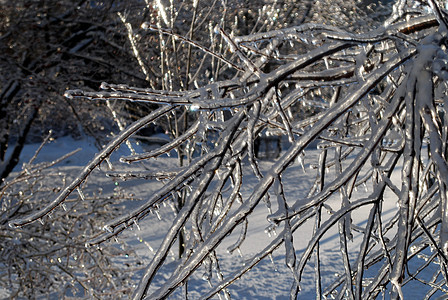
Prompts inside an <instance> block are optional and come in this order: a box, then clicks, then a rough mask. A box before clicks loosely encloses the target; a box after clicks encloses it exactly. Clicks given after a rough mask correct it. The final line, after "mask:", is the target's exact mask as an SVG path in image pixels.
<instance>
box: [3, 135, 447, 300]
mask: <svg viewBox="0 0 448 300" xmlns="http://www.w3.org/2000/svg"><path fill="white" fill-rule="evenodd" d="M38 146H39V145H37V144H36V145H34V144H33V145H27V146H26V147H25V149H24V151H23V153H22V156H21V162H26V161H28V160H29V159H30V158H31V157H32V156H33V154H34V152H35V150H36V149H37V148H38ZM134 146H135V147H137V148H138V147H140V146H139V145H135V144H134ZM77 148H82V150H81V151H79V152H78V153H76V154H75V155H73V156H72V157H70V158H69V159H67V160H65V161H64V162H62V163H60V164H59V165H58V166H56V167H57V168H59V171H64V170H65V171H67V172H77V168H74V167H77V166H79V167H81V166H84V165H85V164H86V163H87V162H88V161H89V160H90V159H91V158H93V156H94V155H95V153H96V152H97V151H98V150H97V149H96V148H95V147H94V145H93V142H91V141H88V140H74V139H72V138H70V137H64V138H60V139H58V140H55V141H52V142H51V143H49V144H47V145H46V146H45V147H44V148H43V150H42V151H41V153H40V154H39V156H38V159H37V161H51V160H54V159H56V158H58V157H60V156H62V155H63V154H66V153H68V152H70V151H72V150H75V149H77ZM138 150H139V149H138ZM123 154H129V150H128V149H126V147H125V146H122V148H121V149H120V150H119V151H118V154H114V156H113V157H112V158H113V159H112V161H114V160H116V159H117V158H118V157H119V155H123ZM318 155H319V152H318V150H316V149H314V150H313V149H310V150H309V151H307V153H306V157H305V165H304V167H305V170H303V169H302V166H300V165H299V164H297V165H296V166H293V167H291V168H289V169H288V171H287V173H285V174H284V175H283V180H284V182H285V194H286V197H287V198H293V199H300V198H301V197H304V196H305V195H306V192H307V189H308V188H309V186H310V185H311V184H312V182H313V181H314V179H315V178H314V177H315V171H313V170H312V169H311V168H310V165H309V163H310V162H315V161H316V159H317V156H318ZM113 163H114V164H115V165H116V166H118V163H117V162H113ZM176 163H177V161H176V159H175V158H172V157H162V158H158V159H156V160H153V161H152V162H151V166H152V167H154V168H159V169H163V168H171V167H173V166H176ZM271 164H272V163H271V162H269V161H262V163H261V168H262V169H268V168H269V166H270V165H271ZM19 168H20V166H18V167H17V168H16V169H17V170H19ZM120 168H122V167H120ZM126 168H132V165H131V166H126ZM305 171H306V172H305ZM244 172H245V173H246V174H245V176H244V177H243V178H244V183H243V185H244V188H243V191H242V192H243V198H245V197H247V196H248V195H249V194H250V193H251V192H252V191H253V189H254V187H255V184H256V179H255V177H254V176H253V175H252V174H251V173H250V167H248V168H247V170H245V171H244ZM93 176H94V177H93V178H92V177H91V178H90V179H89V182H90V183H92V182H93V183H95V178H97V180H98V181H97V183H96V184H97V185H101V186H102V187H103V188H104V189H113V188H114V187H115V186H116V185H117V184H118V185H120V186H121V187H123V188H124V189H125V190H127V191H131V192H132V193H133V195H134V197H135V199H137V200H136V201H134V202H135V203H131V204H130V205H136V204H138V201H140V200H141V201H144V200H145V198H146V197H147V195H149V194H151V193H152V192H153V191H155V190H156V189H157V188H158V187H160V185H161V184H162V183H154V182H151V183H148V182H145V181H139V182H137V183H135V182H118V183H113V182H111V180H110V179H107V180H106V181H105V180H104V174H102V173H101V172H96V173H94V175H93ZM393 180H395V181H399V180H400V176H399V174H394V177H393ZM368 192H369V191H368V190H364V191H360V190H359V191H358V193H359V196H362V195H365V194H367V193H368ZM138 199H140V200H138ZM337 201H338V199H335V200H334V202H335V207H336V208H337V207H338V204H337ZM273 202H275V201H273ZM273 205H276V204H275V203H273ZM369 208H370V206H364V207H363V208H361V209H358V210H357V211H356V214H354V215H352V218H353V221H354V224H356V225H359V226H363V225H365V223H366V220H367V218H368V214H369ZM395 211H396V202H395V201H384V204H383V217H384V218H385V219H387V218H391V217H392V216H393V214H394V212H395ZM173 214H174V213H173V210H172V209H171V208H170V207H169V206H166V207H161V208H160V210H159V215H160V219H159V216H157V215H155V214H152V215H151V214H150V215H149V216H148V217H147V218H146V219H145V220H143V221H142V222H141V223H140V224H139V227H140V228H139V229H135V228H134V229H133V230H128V231H127V232H125V233H124V234H122V236H120V238H121V239H125V240H126V241H127V242H128V243H129V244H130V245H132V246H133V247H134V248H135V249H136V252H137V254H138V255H139V256H141V257H142V258H143V261H144V262H145V263H149V262H150V260H151V258H152V256H153V254H154V251H155V250H156V249H157V247H158V246H159V245H160V244H161V242H162V240H163V237H164V235H165V233H166V231H167V230H168V228H169V225H170V221H172V219H173ZM267 214H268V212H267V208H266V207H265V206H264V205H263V204H261V205H259V206H258V208H257V209H256V210H255V211H254V212H253V213H252V214H251V216H250V218H249V222H248V224H249V226H248V233H247V238H246V241H245V242H244V243H243V244H242V246H241V247H240V250H241V251H240V252H238V251H235V252H234V253H232V254H229V253H228V252H227V248H228V247H229V246H230V245H231V244H232V243H234V242H235V241H236V239H237V238H238V234H239V230H235V233H233V234H232V236H230V237H229V238H226V239H225V240H224V241H223V243H222V244H220V245H219V247H218V249H217V255H218V257H219V260H220V268H221V272H222V273H223V276H224V277H226V275H227V274H230V273H231V272H233V271H235V270H236V269H237V268H238V267H239V266H241V265H243V264H245V263H247V261H248V260H249V259H250V258H252V257H253V256H254V255H255V254H256V253H258V251H260V250H262V249H263V248H264V247H266V246H267V245H268V244H269V243H270V242H272V241H273V240H274V239H275V238H276V235H275V233H273V232H268V231H267V230H266V229H267V228H268V226H269V225H270V224H269V223H268V221H267V220H266V216H267ZM323 221H325V219H323ZM313 228H314V221H313V220H310V221H309V222H307V223H306V224H305V225H303V226H301V227H300V228H299V230H298V231H297V232H295V234H294V246H295V248H296V255H297V257H298V258H300V255H301V253H302V252H303V250H304V249H305V248H306V246H307V244H308V242H309V240H310V238H311V236H312V234H313ZM361 241H362V235H361V234H357V233H356V232H355V233H354V238H353V241H351V242H349V245H348V246H349V250H350V251H352V253H357V251H358V250H359V248H360V244H361ZM320 247H321V264H322V265H321V268H322V271H321V272H322V274H324V275H325V276H324V280H323V282H322V284H323V287H325V286H327V285H328V284H329V283H331V282H333V281H334V280H336V279H337V278H338V276H340V275H341V274H343V272H344V271H343V262H342V259H341V253H340V241H339V235H338V234H337V232H336V229H335V230H332V231H330V232H328V233H327V234H326V235H325V236H324V238H323V239H322V243H321V244H320ZM176 257H177V253H171V257H170V258H169V260H170V261H171V262H170V263H169V264H167V265H166V266H164V267H163V268H162V270H161V272H159V276H158V277H156V278H155V280H154V287H153V288H157V286H160V285H161V284H162V282H163V281H164V279H166V278H167V276H168V274H169V272H170V271H171V270H173V269H174V268H175V265H176ZM312 266H313V258H311V261H310V263H309V265H308V266H307V267H306V268H305V274H304V276H303V278H302V283H301V288H302V289H303V290H302V292H301V293H300V294H299V295H300V297H301V298H302V299H313V298H315V296H316V294H315V291H314V289H315V283H314V269H313V267H312ZM435 267H438V266H435ZM410 268H412V266H410ZM195 274H203V272H202V271H200V272H196V273H195ZM215 278H216V276H214V277H212V278H211V280H210V283H212V284H213V283H214V282H216V281H215V280H216V279H215ZM292 280H293V276H292V273H291V271H290V270H289V269H288V268H287V267H286V266H285V253H284V248H283V247H282V246H281V247H280V248H279V249H278V250H276V251H275V252H274V254H273V255H272V257H267V258H265V259H264V260H263V261H261V262H260V263H259V264H258V265H256V266H255V267H254V268H253V269H252V270H250V272H248V273H246V274H245V275H244V276H243V277H242V278H241V279H240V280H238V281H237V282H235V283H234V284H232V285H231V286H230V287H229V288H228V290H229V292H230V294H231V295H232V298H234V299H289V290H290V288H291V284H292ZM210 283H209V282H208V281H206V280H204V278H202V276H200V275H194V276H193V277H192V278H191V279H190V280H189V283H188V291H189V297H190V299H196V298H198V296H199V295H200V294H201V293H204V291H207V290H208V289H209V287H210V285H209V284H210ZM386 288H390V286H388V287H386ZM3 292H5V291H3ZM181 292H182V291H181V289H179V291H178V292H176V293H174V294H173V295H172V296H171V298H173V299H177V298H181V297H182V295H181ZM404 292H405V296H406V299H422V298H423V297H424V295H425V290H422V289H420V287H418V286H416V287H415V288H412V286H409V287H408V286H407V287H406V289H405V290H404ZM5 296H6V293H3V294H0V298H3V297H5ZM386 298H387V293H386Z"/></svg>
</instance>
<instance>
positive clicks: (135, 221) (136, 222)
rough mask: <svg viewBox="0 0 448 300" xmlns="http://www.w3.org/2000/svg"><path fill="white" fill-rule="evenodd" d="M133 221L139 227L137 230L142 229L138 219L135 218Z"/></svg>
mask: <svg viewBox="0 0 448 300" xmlns="http://www.w3.org/2000/svg"><path fill="white" fill-rule="evenodd" d="M133 222H134V225H135V227H136V228H137V230H138V231H140V230H141V229H140V225H139V224H138V221H137V219H133Z"/></svg>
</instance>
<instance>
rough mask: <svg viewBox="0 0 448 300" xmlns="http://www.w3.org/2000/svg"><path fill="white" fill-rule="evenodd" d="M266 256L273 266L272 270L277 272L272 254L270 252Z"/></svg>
mask: <svg viewBox="0 0 448 300" xmlns="http://www.w3.org/2000/svg"><path fill="white" fill-rule="evenodd" d="M268 257H269V260H270V261H271V263H272V265H273V266H274V271H275V272H278V269H277V265H276V264H275V261H274V257H273V256H272V253H269V254H268Z"/></svg>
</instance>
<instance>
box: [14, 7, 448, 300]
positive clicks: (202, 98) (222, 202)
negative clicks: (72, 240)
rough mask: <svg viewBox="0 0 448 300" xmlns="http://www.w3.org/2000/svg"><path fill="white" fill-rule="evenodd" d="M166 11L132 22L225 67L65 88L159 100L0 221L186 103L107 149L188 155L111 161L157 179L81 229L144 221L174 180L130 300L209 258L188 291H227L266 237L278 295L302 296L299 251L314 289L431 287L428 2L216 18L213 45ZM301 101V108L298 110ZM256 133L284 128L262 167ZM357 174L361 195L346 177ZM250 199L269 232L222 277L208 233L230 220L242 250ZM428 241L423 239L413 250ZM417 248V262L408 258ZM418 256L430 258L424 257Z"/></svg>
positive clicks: (440, 38)
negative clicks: (172, 121)
mask: <svg viewBox="0 0 448 300" xmlns="http://www.w3.org/2000/svg"><path fill="white" fill-rule="evenodd" d="M167 23H168V24H151V23H144V24H143V28H145V29H150V30H153V32H154V33H155V34H156V35H157V34H158V35H159V36H161V35H167V36H170V37H172V39H173V40H175V39H176V40H181V41H182V42H183V43H185V44H186V45H189V46H191V47H196V48H199V49H200V50H201V51H202V52H203V54H204V56H205V57H208V58H211V57H213V59H215V60H216V61H217V62H218V61H219V63H220V64H221V65H222V66H225V67H223V68H226V69H227V70H228V71H226V73H224V72H223V73H222V75H221V76H222V77H220V78H221V79H222V80H217V79H216V77H213V81H211V80H210V81H206V83H205V84H203V85H199V84H198V87H197V88H194V89H193V88H189V86H188V88H185V87H184V88H185V90H182V89H179V90H172V89H171V88H167V87H166V86H162V88H161V89H157V88H156V87H155V86H154V87H153V88H138V87H131V86H129V85H124V84H110V83H103V84H102V85H101V89H102V90H101V91H99V92H88V91H82V90H71V91H68V92H67V93H66V96H67V97H69V98H71V99H75V98H83V99H85V98H87V99H95V100H115V101H120V100H123V101H136V102H144V103H151V104H153V105H157V106H158V108H157V109H155V110H153V111H152V112H151V113H149V114H147V115H146V116H144V117H142V118H140V119H139V120H137V121H136V122H134V123H133V124H131V125H130V126H128V127H127V128H125V129H124V130H123V131H122V132H121V133H120V134H119V135H117V137H116V138H115V139H114V140H112V141H111V142H110V143H109V144H108V145H107V146H106V147H105V148H104V149H103V150H102V151H101V152H100V153H99V154H98V155H97V156H96V157H95V158H94V159H93V160H92V161H91V163H89V164H88V165H87V166H86V167H85V168H84V170H83V171H82V172H81V173H80V174H79V175H78V176H77V177H76V178H75V179H74V180H73V181H72V182H71V183H70V184H68V185H67V186H66V188H65V189H64V190H63V191H62V192H61V193H60V194H59V196H58V197H56V198H55V199H54V200H53V201H51V202H49V203H47V204H46V205H45V207H43V208H42V209H36V210H35V211H34V212H33V213H31V214H29V215H27V216H24V217H23V218H19V219H15V220H13V221H11V222H10V224H11V225H12V226H16V227H20V226H25V225H27V224H29V223H32V222H34V221H36V220H39V219H42V218H44V217H45V216H46V215H48V214H49V213H51V212H53V211H57V209H56V208H57V207H59V206H61V205H63V204H64V203H66V202H67V197H69V196H70V195H71V193H72V192H73V191H75V190H80V186H81V184H82V183H83V182H84V181H85V180H86V179H87V178H88V176H89V175H90V174H91V172H92V171H93V170H94V169H95V168H97V167H98V166H99V165H100V164H101V163H102V162H103V161H104V160H105V159H107V158H108V157H109V156H110V155H111V153H112V152H113V151H114V150H115V149H116V148H117V147H118V146H119V145H120V144H122V143H123V142H125V141H127V140H128V139H129V138H130V137H131V136H132V135H133V134H135V133H136V132H138V130H140V129H141V128H143V127H144V126H147V125H149V124H151V123H154V122H158V121H160V120H161V119H163V118H164V117H167V116H172V115H173V113H175V114H180V115H184V118H185V119H186V118H187V116H191V117H192V116H194V119H196V121H194V122H191V123H190V122H188V123H187V125H188V126H186V127H185V130H184V131H182V133H181V134H179V135H177V136H175V137H174V138H173V139H172V141H170V142H169V143H167V144H165V145H163V146H161V147H160V148H158V149H156V150H153V151H151V152H147V153H138V154H134V155H131V156H127V157H122V158H121V161H122V162H126V163H132V162H135V161H142V160H149V161H150V160H151V159H152V158H154V157H158V156H160V155H163V154H166V153H169V152H170V151H171V150H173V149H176V148H178V147H179V145H184V148H183V149H184V150H183V151H185V152H186V153H189V157H190V158H191V159H190V160H187V161H186V162H185V164H184V165H182V166H181V168H180V169H176V170H168V171H166V172H160V170H157V172H156V171H155V170H151V169H149V170H144V171H134V172H125V173H120V172H110V174H109V175H110V176H119V177H123V178H135V177H139V178H148V179H151V178H157V177H159V178H171V180H169V181H166V183H165V185H164V186H163V187H162V188H160V189H159V190H158V191H157V192H156V193H154V194H152V195H151V196H150V197H149V199H148V200H147V201H146V202H145V203H143V204H142V205H141V206H139V207H137V208H135V209H133V210H130V211H128V212H126V213H124V214H122V215H120V216H118V217H116V218H113V219H111V220H108V222H107V223H106V224H105V228H106V229H107V231H106V232H104V234H103V235H101V236H98V237H96V238H95V239H93V240H90V242H89V244H90V245H91V246H94V245H102V244H103V243H105V241H107V240H108V239H110V238H112V237H114V236H116V235H118V234H119V233H121V232H122V231H123V230H125V229H126V228H127V227H130V226H132V225H133V224H136V223H138V222H144V218H145V217H146V216H147V215H148V212H149V211H151V210H153V209H156V208H157V207H158V206H159V205H161V204H162V203H164V202H165V203H167V202H176V201H177V199H176V197H177V196H176V195H178V193H179V194H185V199H184V203H183V204H182V206H179V207H178V213H177V216H176V218H175V219H174V220H173V221H172V223H171V227H170V229H169V230H168V233H167V234H166V236H165V237H164V240H163V242H162V244H161V245H160V247H159V248H158V249H157V251H156V253H155V255H154V257H153V258H152V261H151V263H150V264H149V265H148V266H147V267H146V270H145V272H144V274H143V276H142V278H141V280H140V284H139V286H138V288H137V289H136V290H135V293H134V295H133V298H134V299H143V298H145V297H148V298H149V299H161V298H165V297H167V296H168V295H170V294H171V293H172V292H173V291H175V290H176V289H178V288H179V286H180V285H181V284H182V283H186V282H188V280H189V278H190V276H191V275H192V274H194V273H195V272H198V270H199V269H200V268H201V267H207V266H210V265H212V266H213V267H214V268H215V269H216V270H218V272H217V273H218V275H217V277H218V278H217V279H216V281H215V282H214V284H212V287H211V288H210V289H209V290H208V291H204V294H203V295H202V297H203V298H209V297H212V296H213V295H216V294H218V293H222V294H224V295H226V296H229V294H228V291H227V290H226V288H227V287H228V286H229V285H231V284H232V283H234V282H235V281H236V280H238V279H239V278H240V277H241V276H242V275H243V274H245V273H246V272H249V271H250V270H251V269H252V268H253V267H254V266H256V265H257V264H258V263H259V262H260V261H261V260H262V259H264V258H266V257H268V256H269V255H271V254H272V253H274V252H275V251H280V250H279V249H280V248H283V249H284V251H285V254H286V255H285V258H286V259H285V265H286V266H287V267H288V268H289V269H290V270H291V276H292V278H293V285H292V287H291V298H296V297H297V295H300V282H301V279H302V274H303V270H304V267H305V266H306V265H308V264H311V260H310V258H311V257H312V256H314V263H313V266H314V269H315V285H316V291H317V294H318V295H319V298H320V297H322V296H325V297H334V298H343V297H346V298H349V299H367V298H376V297H377V296H378V295H380V294H383V295H384V294H385V293H387V292H388V291H389V290H390V292H391V298H392V299H398V298H401V299H403V291H402V290H403V288H404V287H406V285H407V284H409V283H410V282H413V281H418V282H420V283H421V284H422V285H424V286H426V287H427V288H428V292H427V298H429V297H431V296H432V295H434V294H436V293H437V292H440V291H442V292H445V287H444V285H446V278H447V274H446V264H447V255H448V246H447V245H448V234H447V230H448V229H447V228H448V213H447V209H448V204H447V191H446V189H447V187H446V185H447V182H446V181H447V178H448V173H447V172H448V165H447V161H446V155H447V150H446V140H447V134H448V133H447V132H448V127H447V122H446V120H445V119H446V117H447V115H446V112H445V108H446V105H447V104H446V103H445V102H446V100H447V95H446V91H447V85H446V82H447V79H448V75H447V74H448V73H447V67H446V66H447V64H448V57H447V54H446V46H447V30H448V21H447V14H446V13H445V11H444V10H442V9H441V8H440V6H439V5H438V4H437V3H436V2H434V1H433V0H430V1H429V5H428V6H427V5H425V4H422V3H419V2H412V3H410V4H409V3H407V2H406V1H398V2H397V3H396V4H395V6H394V10H393V14H392V15H391V16H390V17H389V18H388V19H387V20H386V21H385V23H384V25H383V26H380V27H379V28H378V29H376V30H374V31H370V32H368V33H350V32H347V31H345V30H342V29H339V28H336V27H333V26H331V25H324V24H310V23H307V24H303V25H299V26H295V27H288V28H283V29H282V28H281V29H276V30H271V31H262V32H259V33H250V34H247V35H239V36H235V35H232V34H229V33H228V31H227V30H225V28H222V27H220V26H216V27H214V28H213V29H214V33H213V34H215V37H216V38H220V39H222V41H223V45H225V46H224V47H225V48H226V49H228V50H229V51H226V52H223V51H222V52H220V51H212V50H210V49H208V48H207V47H204V46H202V45H201V44H199V43H196V42H193V39H192V38H190V37H187V36H184V35H179V34H177V33H175V32H173V31H171V30H165V29H163V28H162V26H163V25H165V26H169V22H168V21H167ZM229 52H230V53H229ZM173 78H176V80H179V78H181V77H176V76H173ZM180 82H182V81H180ZM310 107H311V108H313V111H312V113H310V114H309V115H307V114H304V113H301V112H302V111H303V110H309V108H310ZM192 119H193V117H192ZM265 130H275V131H276V132H277V133H278V134H281V135H283V136H285V140H288V142H287V143H288V148H287V150H286V151H284V152H283V153H282V155H281V156H280V157H279V158H278V159H276V160H275V162H274V163H273V164H272V165H271V166H270V167H269V168H268V169H262V168H261V167H260V165H259V161H258V160H257V158H256V157H255V155H254V151H253V149H254V140H255V138H256V136H258V135H259V134H260V133H261V132H263V131H265ZM315 142H317V143H318V146H319V149H320V156H319V159H318V160H317V161H315V162H314V164H315V173H314V174H315V176H316V177H315V180H314V182H313V183H312V184H311V185H310V186H308V187H303V188H307V189H308V193H307V195H306V196H305V197H303V198H299V199H297V198H296V197H291V195H289V194H288V192H287V188H288V187H287V185H286V184H287V181H286V178H287V177H288V174H289V172H290V170H291V168H293V165H294V164H296V163H300V161H301V160H302V159H303V155H305V158H306V153H307V147H308V146H309V145H310V144H311V143H315ZM195 154H196V155H195ZM330 154H333V155H330ZM179 155H181V154H179ZM245 161H247V163H248V164H247V165H249V166H250V169H249V170H247V168H245V166H247V165H246V164H244V162H245ZM248 171H250V172H252V173H253V175H254V176H255V177H256V178H257V185H256V188H255V189H254V190H251V191H247V190H246V183H247V179H246V178H247V174H248ZM396 172H399V173H400V174H401V180H400V181H399V182H397V181H396V180H394V179H393V176H392V175H393V174H394V173H396ZM243 174H245V176H243ZM364 185H365V186H366V187H367V191H368V192H367V196H366V193H365V192H364V193H361V192H360V191H358V190H357V188H358V187H362V186H364ZM386 193H387V194H388V196H387V197H386V196H385V194H386ZM335 196H337V197H335ZM335 198H337V199H340V200H339V203H336V202H335V201H334V199H335ZM384 201H396V202H397V205H398V208H397V211H396V212H395V215H394V216H393V217H392V218H391V219H390V220H388V219H386V218H385V216H384V211H383V209H382V206H383V203H384ZM271 202H272V203H271ZM263 203H264V204H266V205H267V208H268V213H267V214H266V217H267V219H268V220H269V222H270V226H271V227H270V228H271V229H273V228H278V229H279V230H280V231H281V233H280V234H278V235H277V236H276V237H275V238H273V239H272V241H271V242H270V243H269V244H267V245H265V248H264V249H263V250H262V251H260V252H259V253H257V254H255V255H253V256H252V257H251V258H250V259H249V260H248V261H247V262H246V264H245V265H242V266H241V267H240V268H239V269H238V270H237V271H235V272H234V273H232V274H229V275H228V276H225V277H224V276H223V275H222V273H221V272H219V270H220V256H219V255H218V254H217V251H218V249H219V247H220V245H221V243H222V241H223V240H225V239H227V238H229V234H231V233H232V232H233V231H235V230H236V229H237V228H241V235H240V238H239V239H238V241H237V243H236V244H234V246H233V247H232V248H231V249H229V251H231V252H232V251H234V250H235V249H237V248H238V247H240V246H241V244H243V243H244V241H245V235H246V232H247V230H246V229H247V226H248V222H249V221H250V215H251V213H252V212H253V211H254V210H255V209H257V207H258V206H261V205H264V204H263ZM365 207H368V208H369V209H368V211H369V213H368V215H366V216H365V219H366V220H367V222H366V224H365V226H363V227H361V226H357V225H355V224H353V222H352V218H351V216H352V214H354V213H362V209H364V208H365ZM324 212H325V214H324ZM326 212H328V213H329V216H328V217H327V216H326ZM309 222H311V223H312V224H314V225H315V231H314V234H313V236H312V237H311V238H310V240H309V243H308V246H307V248H306V249H305V250H304V251H303V252H299V251H297V250H296V249H295V247H294V238H295V236H296V234H297V231H298V230H299V229H300V228H302V227H303V226H305V224H308V223H309ZM186 229H188V230H186ZM335 229H336V230H337V232H338V234H339V240H340V245H341V260H342V261H343V266H344V268H343V269H342V270H341V272H340V276H339V279H338V280H336V281H335V282H333V283H331V284H329V285H328V284H327V285H325V284H324V282H323V280H322V279H323V274H322V273H321V271H320V266H321V259H320V258H321V255H322V253H321V251H320V247H319V245H320V243H321V241H322V237H323V236H324V235H325V234H326V233H327V232H329V231H331V230H335ZM182 231H184V232H185V233H186V234H185V236H184V238H185V241H184V244H185V251H184V252H183V254H182V256H181V258H180V259H179V261H178V263H177V266H176V268H175V269H174V271H173V272H172V274H170V276H169V278H168V279H167V280H166V281H165V282H164V284H163V285H162V286H161V287H158V288H155V289H153V288H152V285H151V284H152V282H153V280H154V277H155V276H156V274H157V273H158V271H159V270H160V268H161V267H162V266H163V265H165V264H166V263H167V260H166V258H167V255H168V253H169V251H170V250H171V249H172V248H173V247H175V241H176V238H178V236H179V233H180V232H182ZM189 232H191V233H190V234H188V233H189ZM355 233H356V234H358V235H359V236H360V238H361V239H362V242H361V246H360V248H359V249H357V250H356V251H351V250H349V247H348V243H349V241H350V239H352V237H353V236H354V234H355ZM430 247H431V248H432V249H434V250H435V251H434V252H433V253H432V254H430V255H427V254H426V252H425V251H426V250H427V249H428V248H430ZM298 254H300V255H298ZM419 255H422V256H425V257H426V261H422V260H418V259H417V257H418V256H419ZM410 262H413V264H414V265H417V268H416V269H415V270H410V269H409V268H407V265H408V264H409V263H410ZM431 263H435V264H437V265H438V266H439V267H438V268H436V269H434V268H430V264H431ZM423 271H427V272H431V276H430V279H429V280H428V279H425V278H424V277H423V276H421V274H422V273H423ZM187 292H188V290H187Z"/></svg>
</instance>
